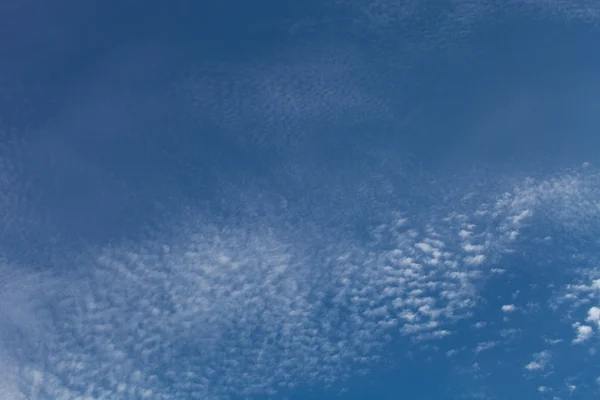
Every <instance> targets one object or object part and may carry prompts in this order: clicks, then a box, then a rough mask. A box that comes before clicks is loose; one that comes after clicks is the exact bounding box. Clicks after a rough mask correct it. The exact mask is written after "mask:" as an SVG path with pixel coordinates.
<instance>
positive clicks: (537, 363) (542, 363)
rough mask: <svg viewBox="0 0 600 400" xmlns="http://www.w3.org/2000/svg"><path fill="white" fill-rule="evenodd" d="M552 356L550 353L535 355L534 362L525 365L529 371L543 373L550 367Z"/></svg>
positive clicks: (544, 352) (543, 352)
mask: <svg viewBox="0 0 600 400" xmlns="http://www.w3.org/2000/svg"><path fill="white" fill-rule="evenodd" d="M550 358H551V354H550V352H549V351H542V352H539V353H535V354H534V355H533V361H531V362H529V363H528V364H527V365H525V369H526V370H528V371H543V370H544V369H546V367H547V366H548V365H549V362H550Z"/></svg>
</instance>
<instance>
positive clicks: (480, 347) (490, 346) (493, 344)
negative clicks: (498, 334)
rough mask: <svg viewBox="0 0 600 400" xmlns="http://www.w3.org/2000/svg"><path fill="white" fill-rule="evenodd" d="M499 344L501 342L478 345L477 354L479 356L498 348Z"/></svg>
mask: <svg viewBox="0 0 600 400" xmlns="http://www.w3.org/2000/svg"><path fill="white" fill-rule="evenodd" d="M498 344H499V342H495V341H492V342H482V343H478V344H477V347H476V348H475V353H477V354H479V353H481V352H482V351H485V350H489V349H491V348H493V347H496V346H497V345H498Z"/></svg>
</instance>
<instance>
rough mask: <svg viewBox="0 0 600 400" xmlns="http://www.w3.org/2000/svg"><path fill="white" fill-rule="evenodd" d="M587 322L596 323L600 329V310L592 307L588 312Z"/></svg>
mask: <svg viewBox="0 0 600 400" xmlns="http://www.w3.org/2000/svg"><path fill="white" fill-rule="evenodd" d="M586 321H588V322H592V323H595V324H596V325H598V327H599V328H600V308H598V307H592V308H590V309H589V310H588V317H587V318H586Z"/></svg>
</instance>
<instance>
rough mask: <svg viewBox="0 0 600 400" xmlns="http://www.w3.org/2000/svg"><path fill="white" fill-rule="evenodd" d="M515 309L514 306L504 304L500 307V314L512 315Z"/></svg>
mask: <svg viewBox="0 0 600 400" xmlns="http://www.w3.org/2000/svg"><path fill="white" fill-rule="evenodd" d="M516 309H517V308H516V307H515V305H514V304H505V305H503V306H502V312H505V313H512V312H514V311H515V310H516Z"/></svg>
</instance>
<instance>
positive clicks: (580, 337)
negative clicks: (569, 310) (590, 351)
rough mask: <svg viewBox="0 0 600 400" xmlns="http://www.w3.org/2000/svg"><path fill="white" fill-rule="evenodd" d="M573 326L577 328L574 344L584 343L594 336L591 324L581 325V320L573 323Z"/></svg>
mask: <svg viewBox="0 0 600 400" xmlns="http://www.w3.org/2000/svg"><path fill="white" fill-rule="evenodd" d="M573 327H574V328H575V329H576V330H577V337H576V338H575V339H573V344H579V343H583V342H585V341H586V340H588V339H589V338H590V337H592V333H593V332H592V327H591V326H589V325H581V324H580V323H579V322H577V323H575V324H573Z"/></svg>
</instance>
